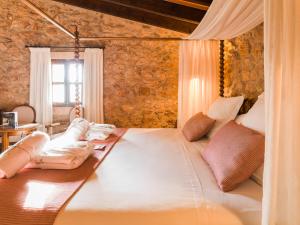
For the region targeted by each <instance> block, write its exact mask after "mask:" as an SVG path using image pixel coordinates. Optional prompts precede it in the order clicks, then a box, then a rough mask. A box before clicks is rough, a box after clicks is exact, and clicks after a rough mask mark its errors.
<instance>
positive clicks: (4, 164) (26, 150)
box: [0, 131, 50, 178]
mask: <svg viewBox="0 0 300 225" xmlns="http://www.w3.org/2000/svg"><path fill="white" fill-rule="evenodd" d="M49 140H50V138H49V136H48V135H47V134H46V133H43V132H39V131H36V132H34V133H32V134H30V135H28V136H27V137H25V138H23V139H22V140H21V141H19V142H18V143H16V144H15V145H13V146H12V147H10V148H9V149H7V150H6V151H5V152H4V153H2V154H1V155H0V178H10V177H13V176H14V175H15V174H16V173H17V172H18V171H19V170H21V169H23V168H24V166H25V165H26V164H27V163H28V162H30V160H31V159H32V158H34V157H35V156H36V155H38V153H39V152H41V151H42V149H43V148H44V146H45V145H46V143H47V142H49Z"/></svg>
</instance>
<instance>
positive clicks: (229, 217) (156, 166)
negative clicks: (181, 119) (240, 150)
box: [55, 129, 262, 225]
mask: <svg viewBox="0 0 300 225" xmlns="http://www.w3.org/2000/svg"><path fill="white" fill-rule="evenodd" d="M206 143H207V140H203V141H199V142H194V143H190V142H187V141H185V139H184V138H183V136H182V134H181V132H180V131H179V130H177V129H129V130H128V131H127V133H126V134H125V135H124V136H123V138H122V139H121V140H120V141H119V142H118V143H117V144H116V146H115V147H114V149H113V150H112V152H111V153H110V155H109V156H108V157H107V158H106V159H105V160H104V162H103V163H102V164H101V165H100V166H99V167H98V169H97V170H96V171H95V173H94V174H93V175H92V176H91V177H90V178H89V180H88V181H87V182H86V183H85V184H84V186H83V187H82V188H81V189H80V190H79V191H78V193H77V194H76V195H75V196H74V197H73V198H72V199H71V200H70V201H69V202H68V204H66V206H65V207H64V208H63V209H62V210H61V212H60V213H59V215H58V216H57V218H56V221H55V225H70V224H72V225H96V224H97V225H98V224H102V225H196V224H197V225H200V224H201V225H241V224H245V225H258V224H260V219H261V197H262V189H261V187H260V186H258V185H257V184H256V183H254V182H253V181H251V180H248V181H246V182H245V183H243V184H242V185H240V186H239V187H238V188H237V189H236V190H234V191H232V192H228V193H223V192H222V191H220V189H219V188H218V187H217V184H216V182H215V180H214V177H213V174H212V173H211V171H210V169H209V167H208V166H207V164H206V163H205V162H204V161H203V159H202V158H201V155H200V151H201V150H202V149H203V146H205V145H206Z"/></svg>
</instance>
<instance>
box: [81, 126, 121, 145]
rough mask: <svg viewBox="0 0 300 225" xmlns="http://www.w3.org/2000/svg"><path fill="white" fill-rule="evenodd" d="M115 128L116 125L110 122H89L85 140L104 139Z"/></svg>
mask: <svg viewBox="0 0 300 225" xmlns="http://www.w3.org/2000/svg"><path fill="white" fill-rule="evenodd" d="M115 128H116V126H115V125H112V124H97V123H91V124H90V126H89V130H88V131H87V133H86V140H88V141H91V140H101V141H102V140H106V139H107V138H108V137H109V135H111V134H112V133H113V131H114V129H115Z"/></svg>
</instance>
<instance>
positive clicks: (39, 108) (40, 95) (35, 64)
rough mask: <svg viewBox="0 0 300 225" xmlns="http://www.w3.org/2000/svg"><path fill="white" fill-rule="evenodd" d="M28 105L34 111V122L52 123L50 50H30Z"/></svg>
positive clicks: (43, 124) (43, 127) (43, 128)
mask: <svg viewBox="0 0 300 225" xmlns="http://www.w3.org/2000/svg"><path fill="white" fill-rule="evenodd" d="M30 53H31V54H30V93H29V95H30V96H29V104H30V105H31V106H32V107H34V109H35V110H36V122H37V123H39V124H41V125H42V130H44V131H45V125H47V124H51V123H52V76H51V53H50V48H30Z"/></svg>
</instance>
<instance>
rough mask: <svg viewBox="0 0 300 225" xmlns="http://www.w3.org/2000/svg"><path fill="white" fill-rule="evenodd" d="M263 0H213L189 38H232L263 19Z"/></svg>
mask: <svg viewBox="0 0 300 225" xmlns="http://www.w3.org/2000/svg"><path fill="white" fill-rule="evenodd" d="M263 11H264V1H263V0H225V1H224V0H214V1H213V2H212V4H211V5H210V7H209V9H208V11H207V13H206V14H205V16H204V18H203V19H202V21H201V23H200V24H199V25H198V27H197V28H196V29H195V30H194V32H193V33H192V34H191V35H190V36H189V37H188V38H189V39H202V40H208V39H217V40H224V39H230V38H234V37H236V36H238V35H241V34H243V33H246V32H247V31H249V30H251V29H253V28H254V27H256V26H257V25H259V24H260V23H262V22H263V20H264V14H263Z"/></svg>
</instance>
